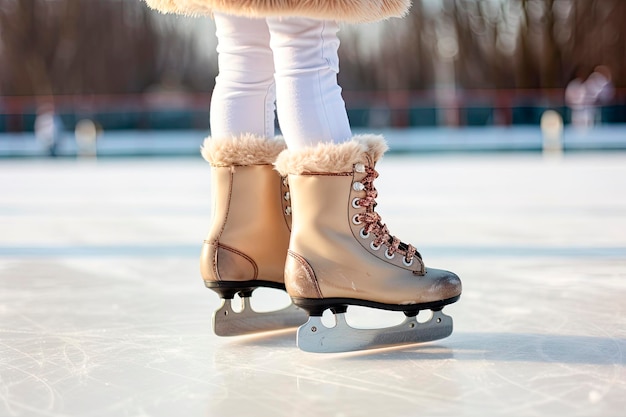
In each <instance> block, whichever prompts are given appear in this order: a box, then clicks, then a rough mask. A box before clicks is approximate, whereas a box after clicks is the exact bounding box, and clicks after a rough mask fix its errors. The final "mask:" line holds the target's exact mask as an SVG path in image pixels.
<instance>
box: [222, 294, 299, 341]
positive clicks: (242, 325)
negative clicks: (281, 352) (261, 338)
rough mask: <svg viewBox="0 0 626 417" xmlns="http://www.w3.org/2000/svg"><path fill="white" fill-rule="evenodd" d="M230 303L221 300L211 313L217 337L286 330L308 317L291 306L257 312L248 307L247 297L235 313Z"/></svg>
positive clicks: (229, 301)
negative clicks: (239, 309) (218, 306)
mask: <svg viewBox="0 0 626 417" xmlns="http://www.w3.org/2000/svg"><path fill="white" fill-rule="evenodd" d="M231 301H232V300H223V301H222V305H221V307H220V308H219V309H217V310H216V311H215V313H213V330H214V331H215V334H216V335H218V336H240V335H245V334H253V333H260V332H268V331H272V330H281V329H288V328H291V327H297V326H300V325H301V324H302V323H304V322H306V320H307V317H308V316H307V314H306V312H305V311H304V310H302V309H300V308H298V307H297V306H295V305H293V304H291V305H289V306H288V307H285V308H284V309H282V310H276V311H268V312H257V311H254V310H253V309H252V307H251V306H250V300H249V298H248V297H243V298H242V299H241V301H242V304H243V308H242V310H241V311H240V312H235V311H234V310H233V309H232V304H231Z"/></svg>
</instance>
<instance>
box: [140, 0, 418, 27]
mask: <svg viewBox="0 0 626 417" xmlns="http://www.w3.org/2000/svg"><path fill="white" fill-rule="evenodd" d="M145 1H146V3H148V5H149V6H150V7H152V8H154V9H156V10H159V11H161V12H163V13H180V14H186V15H191V16H194V15H211V14H212V13H213V12H222V13H226V14H232V15H237V16H247V17H269V16H300V17H309V18H313V19H321V20H336V21H345V22H354V23H357V22H373V21H376V20H383V19H387V18H390V17H403V16H405V15H406V14H407V12H408V10H409V8H410V7H411V1H410V0H307V1H303V0H145Z"/></svg>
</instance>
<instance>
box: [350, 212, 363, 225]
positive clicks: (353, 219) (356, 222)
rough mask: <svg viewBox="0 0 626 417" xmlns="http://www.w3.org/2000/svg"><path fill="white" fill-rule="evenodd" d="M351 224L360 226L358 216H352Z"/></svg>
mask: <svg viewBox="0 0 626 417" xmlns="http://www.w3.org/2000/svg"><path fill="white" fill-rule="evenodd" d="M352 223H354V224H361V223H362V222H361V220H359V215H358V214H355V215H354V216H352Z"/></svg>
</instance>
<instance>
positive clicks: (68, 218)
mask: <svg viewBox="0 0 626 417" xmlns="http://www.w3.org/2000/svg"><path fill="white" fill-rule="evenodd" d="M379 171H380V173H381V176H380V178H379V179H378V180H377V181H376V183H375V185H376V187H377V188H378V190H379V193H380V197H379V199H378V201H379V206H378V211H379V212H380V213H381V215H382V216H383V220H384V221H385V222H386V223H387V224H388V226H389V228H390V230H391V233H392V234H395V235H397V236H398V237H400V238H401V239H402V240H404V241H407V242H411V243H413V244H414V245H416V246H417V247H418V248H419V249H420V250H421V252H422V254H423V256H424V258H425V260H426V264H427V265H429V266H433V267H442V268H446V269H451V270H453V271H455V272H457V273H458V274H459V275H460V276H461V278H462V279H463V284H464V292H463V295H462V298H461V300H460V301H459V302H458V303H456V304H454V305H451V306H449V307H446V308H445V309H444V312H446V313H447V314H449V315H451V316H452V317H453V318H454V323H455V331H454V333H453V335H452V336H451V337H449V338H447V339H443V340H440V341H437V342H432V343H428V344H423V345H412V346H405V347H397V348H391V349H386V350H378V351H369V352H358V353H346V354H312V353H304V352H301V351H299V350H298V349H297V348H296V345H295V331H293V330H291V331H284V332H279V333H273V334H269V335H265V336H250V337H239V338H218V337H217V336H215V335H213V334H212V330H211V314H212V312H213V311H214V310H215V309H216V308H217V307H218V306H219V301H220V300H219V298H218V296H217V295H216V294H215V293H213V292H212V291H210V290H207V289H205V288H204V286H203V283H202V281H201V279H200V276H199V271H198V255H199V250H200V245H201V242H202V240H203V238H204V234H205V232H206V231H207V227H208V223H209V218H210V212H209V206H210V204H209V191H210V190H209V185H210V181H209V167H208V165H207V164H206V163H204V162H203V161H201V160H200V159H199V158H195V159H194V158H186V159H152V160H137V159H118V160H99V161H92V160H70V159H65V160H58V161H52V160H0V416H3V417H9V416H11V417H12V416H80V417H96V416H98V417H100V416H115V417H121V416H132V417H143V416H186V417H195V416H272V417H276V416H332V417H352V416H455V417H460V416H508V417H510V416H559V417H561V416H568V417H573V416H585V417H589V416H624V415H625V414H624V413H625V410H626V358H625V356H626V317H625V313H626V302H625V299H626V154H623V153H622V154H615V153H614V154H610V153H599V154H588V153H587V154H582V153H578V154H576V153H574V154H566V155H565V156H564V157H562V158H544V157H543V156H542V155H540V154H489V155H478V154H475V155H469V156H460V155H428V156H402V155H390V156H388V157H386V158H385V159H383V161H382V162H381V163H380V164H379ZM258 295H259V296H258V300H257V301H256V305H257V308H259V309H263V308H269V306H272V305H275V304H277V303H283V304H284V303H285V302H287V299H286V297H284V296H283V295H282V294H275V293H271V292H268V293H260V294H258ZM401 318H402V314H400V317H398V316H396V315H395V314H389V313H385V314H381V313H379V312H377V311H369V310H364V309H359V310H356V309H354V310H350V311H349V320H350V321H352V323H354V325H355V326H356V325H360V326H383V325H387V324H390V323H392V322H396V321H397V320H398V319H401Z"/></svg>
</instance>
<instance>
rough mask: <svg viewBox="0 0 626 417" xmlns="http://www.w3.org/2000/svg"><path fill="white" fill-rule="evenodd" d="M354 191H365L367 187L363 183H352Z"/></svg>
mask: <svg viewBox="0 0 626 417" xmlns="http://www.w3.org/2000/svg"><path fill="white" fill-rule="evenodd" d="M352 189H353V190H354V191H363V190H365V186H364V185H363V184H362V183H360V182H358V181H357V182H354V183H352Z"/></svg>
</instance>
